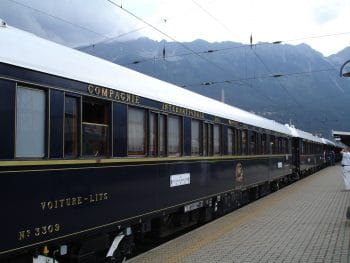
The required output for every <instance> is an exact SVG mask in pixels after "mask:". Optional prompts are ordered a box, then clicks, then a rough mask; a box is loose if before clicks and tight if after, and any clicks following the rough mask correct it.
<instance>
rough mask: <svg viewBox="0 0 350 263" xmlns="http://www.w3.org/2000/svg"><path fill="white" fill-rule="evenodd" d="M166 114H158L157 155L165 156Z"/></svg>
mask: <svg viewBox="0 0 350 263" xmlns="http://www.w3.org/2000/svg"><path fill="white" fill-rule="evenodd" d="M166 134H167V133H166V116H165V115H163V114H160V115H159V155H160V156H166Z"/></svg>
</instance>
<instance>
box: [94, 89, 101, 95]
mask: <svg viewBox="0 0 350 263" xmlns="http://www.w3.org/2000/svg"><path fill="white" fill-rule="evenodd" d="M95 94H96V95H98V96H100V94H101V88H100V87H95Z"/></svg>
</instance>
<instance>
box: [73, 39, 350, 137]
mask: <svg viewBox="0 0 350 263" xmlns="http://www.w3.org/2000/svg"><path fill="white" fill-rule="evenodd" d="M78 49H79V50H81V51H84V52H87V53H90V54H92V55H94V56H98V57H101V58H104V59H106V60H109V61H112V62H114V63H117V64H120V65H123V66H126V67H129V68H131V69H134V70H136V71H139V72H142V73H144V74H147V75H150V76H153V77H155V78H158V79H161V80H165V81H167V82H171V83H174V84H176V85H179V86H182V87H185V88H187V89H189V90H192V91H195V92H198V93H200V94H203V95H205V96H209V97H212V98H214V99H217V100H220V99H221V97H222V95H223V94H224V98H225V103H227V104H230V105H234V106H236V107H239V108H243V109H245V110H247V111H250V112H254V113H256V114H259V115H261V116H264V117H267V118H270V119H274V120H276V121H278V122H281V123H292V124H294V125H295V126H296V127H297V128H299V129H302V130H305V131H309V132H311V133H313V134H316V133H317V134H322V136H324V137H328V138H329V137H330V136H331V130H332V129H333V130H344V131H346V130H348V131H350V107H348V105H349V103H350V79H348V78H340V77H339V69H340V66H341V65H342V64H343V63H344V62H345V61H346V60H347V59H350V48H347V49H344V50H343V51H341V52H339V53H338V54H335V55H332V56H330V57H324V56H323V55H322V54H321V53H319V52H317V51H315V50H313V49H312V48H311V47H310V46H308V45H306V44H300V45H295V46H293V45H288V44H269V43H258V44H256V45H253V46H249V45H248V46H247V45H242V44H241V43H235V42H216V43H209V42H206V41H204V40H195V41H193V42H189V43H176V42H166V41H160V42H158V41H153V40H150V39H147V38H140V39H137V40H133V41H128V42H112V41H109V42H103V43H99V44H96V45H94V46H88V47H80V48H78ZM349 68H350V65H349Z"/></svg>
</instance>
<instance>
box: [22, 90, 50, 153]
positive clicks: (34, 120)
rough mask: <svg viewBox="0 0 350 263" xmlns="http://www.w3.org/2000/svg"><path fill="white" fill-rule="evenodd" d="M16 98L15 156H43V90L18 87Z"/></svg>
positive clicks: (44, 99)
mask: <svg viewBox="0 0 350 263" xmlns="http://www.w3.org/2000/svg"><path fill="white" fill-rule="evenodd" d="M16 99H17V101H16V157H44V155H45V119H46V118H45V109H46V106H45V103H46V96H45V92H44V91H42V90H35V89H29V88H24V87H18V88H17V98H16Z"/></svg>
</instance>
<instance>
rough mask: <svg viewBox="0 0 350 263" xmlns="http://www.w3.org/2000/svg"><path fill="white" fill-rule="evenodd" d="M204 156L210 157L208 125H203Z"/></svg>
mask: <svg viewBox="0 0 350 263" xmlns="http://www.w3.org/2000/svg"><path fill="white" fill-rule="evenodd" d="M203 156H208V123H204V124H203Z"/></svg>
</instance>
